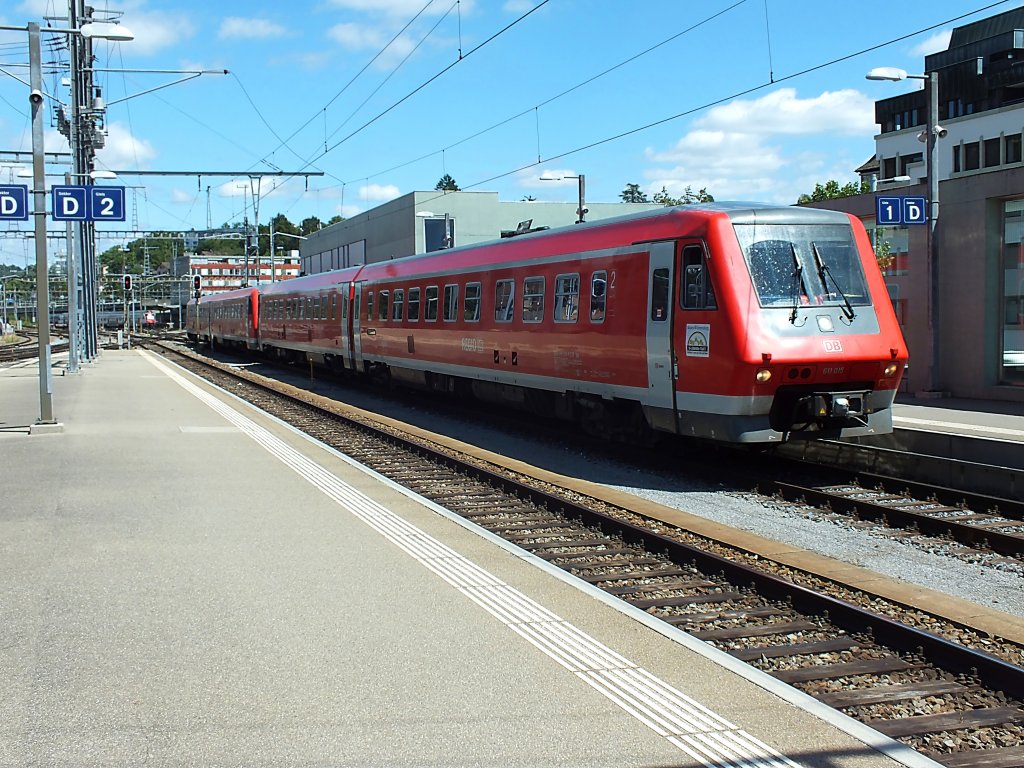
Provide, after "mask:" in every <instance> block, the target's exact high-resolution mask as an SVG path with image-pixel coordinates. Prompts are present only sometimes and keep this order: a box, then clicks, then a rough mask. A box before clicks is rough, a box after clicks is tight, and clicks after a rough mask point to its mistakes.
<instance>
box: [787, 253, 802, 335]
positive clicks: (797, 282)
mask: <svg viewBox="0 0 1024 768" xmlns="http://www.w3.org/2000/svg"><path fill="white" fill-rule="evenodd" d="M789 252H790V253H791V254H793V267H794V269H793V311H792V312H790V313H789V322H791V323H792V324H793V325H796V311H797V309H798V308H799V307H800V289H801V288H803V287H804V265H803V264H801V263H800V259H799V258H798V257H797V255H796V247H795V246H794V245H793V244H792V243H790V244H789Z"/></svg>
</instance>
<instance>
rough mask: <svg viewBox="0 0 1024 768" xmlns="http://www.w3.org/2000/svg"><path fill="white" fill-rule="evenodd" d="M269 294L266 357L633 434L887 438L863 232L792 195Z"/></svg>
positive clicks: (885, 344) (569, 232)
mask: <svg viewBox="0 0 1024 768" xmlns="http://www.w3.org/2000/svg"><path fill="white" fill-rule="evenodd" d="M260 304H261V313H262V318H263V322H262V323H261V327H260V328H259V339H258V343H259V345H260V346H261V348H262V349H264V351H266V352H268V353H270V354H273V355H276V356H279V357H285V358H289V359H297V358H300V357H302V358H308V359H311V360H314V361H317V362H326V363H328V364H331V365H333V366H334V367H336V368H345V369H349V370H356V371H359V372H362V373H369V374H376V375H378V376H379V377H380V378H390V379H392V380H397V381H400V382H402V383H404V384H408V385H414V386H419V387H423V388H427V389H432V390H440V391H445V392H455V393H459V394H465V395H467V396H469V395H471V396H474V397H476V398H478V399H482V400H486V401H492V402H501V403H508V404H514V405H517V406H520V407H525V408H528V409H530V410H532V411H534V412H537V413H541V414H546V415H550V416H554V417H559V418H566V419H572V420H574V421H576V422H577V423H580V424H582V425H583V426H584V427H586V428H588V429H589V430H590V431H593V432H598V433H610V432H617V433H620V434H623V435H627V436H636V435H637V434H640V433H643V432H644V431H647V430H651V429H653V430H657V431H665V432H671V433H676V434H683V435H690V436H695V437H702V438H709V439H713V440H722V441H726V442H741V443H772V442H779V441H781V440H784V439H786V438H787V437H803V438H815V437H822V436H855V435H863V434H871V433H884V432H888V431H891V429H892V421H891V410H890V407H891V404H892V401H893V399H894V397H895V392H896V389H897V387H898V385H899V381H900V378H901V376H902V372H903V367H904V365H905V363H906V360H907V350H906V346H905V343H904V341H903V338H902V335H901V333H900V330H899V327H898V324H897V322H896V319H895V315H894V313H893V311H892V307H891V304H890V302H889V299H888V295H887V293H886V290H885V286H884V284H883V282H882V279H881V274H880V273H879V271H878V267H877V263H876V262H875V259H874V255H873V253H872V251H871V247H870V244H869V242H868V240H867V235H866V233H865V232H864V229H863V227H862V226H861V225H860V223H859V222H858V221H857V220H856V219H853V218H852V217H849V216H848V215H846V214H842V213H837V212H831V211H821V210H815V209H807V208H796V207H786V208H780V207H771V206H757V205H751V204H713V205H706V206H684V207H679V208H673V209H665V210H661V211H655V212H645V213H641V214H634V215H630V216H624V217H620V218H616V219H607V220H602V221H598V222H593V223H588V224H585V225H577V226H570V227H565V228H561V229H557V230H549V231H546V232H543V233H538V234H531V235H525V236H521V237H517V238H512V239H507V240H501V241H496V242H492V243H484V244H480V245H474V246H466V247H462V248H455V249H450V250H444V251H436V252H433V253H429V254H421V255H417V256H412V257H407V258H404V259H396V260H393V261H388V262H379V263H374V264H370V265H367V266H365V267H354V268H350V269H347V270H342V271H338V272H333V273H325V274H322V275H313V276H309V277H304V278H298V279H295V280H290V281H285V282H282V283H277V284H274V285H273V286H270V287H265V288H264V289H263V291H262V295H261V298H260ZM268 317H270V318H273V320H268V319H267V318H268ZM252 341H253V342H256V341H257V340H256V339H253V340H252Z"/></svg>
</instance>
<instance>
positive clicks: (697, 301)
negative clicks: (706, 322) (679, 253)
mask: <svg viewBox="0 0 1024 768" xmlns="http://www.w3.org/2000/svg"><path fill="white" fill-rule="evenodd" d="M679 306H680V307H682V308H683V309H717V308H718V305H717V304H716V303H715V290H714V288H712V287H711V279H710V277H709V276H708V265H707V259H706V257H705V256H704V249H703V248H702V247H701V246H699V245H688V246H686V247H685V248H684V249H683V290H682V291H681V292H680V294H679Z"/></svg>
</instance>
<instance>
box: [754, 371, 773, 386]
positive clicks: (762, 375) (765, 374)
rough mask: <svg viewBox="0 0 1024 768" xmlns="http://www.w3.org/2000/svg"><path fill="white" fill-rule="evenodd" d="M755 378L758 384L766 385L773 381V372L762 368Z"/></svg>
mask: <svg viewBox="0 0 1024 768" xmlns="http://www.w3.org/2000/svg"><path fill="white" fill-rule="evenodd" d="M754 378H755V379H757V383H758V384H766V383H767V382H769V381H771V380H772V372H771V371H769V370H768V369H767V368H761V369H759V370H758V372H757V374H756V375H755V376H754Z"/></svg>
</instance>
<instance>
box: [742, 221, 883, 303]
mask: <svg viewBox="0 0 1024 768" xmlns="http://www.w3.org/2000/svg"><path fill="white" fill-rule="evenodd" d="M735 229H736V237H737V238H738V239H739V243H740V247H741V248H742V249H743V257H744V258H745V259H746V262H747V267H748V268H749V269H750V277H751V279H752V280H753V283H754V290H755V291H756V292H757V298H758V300H759V301H760V303H761V306H762V307H796V306H799V305H805V304H808V305H818V306H830V305H831V306H840V307H842V308H843V311H844V312H846V313H847V314H848V315H849V316H851V317H852V313H853V309H852V308H853V307H856V306H868V305H870V304H871V297H870V296H869V295H868V288H867V281H866V280H865V278H864V269H863V266H862V265H861V261H860V255H859V254H858V252H857V246H856V244H855V243H854V240H853V230H852V229H851V228H850V227H849V226H844V225H809V224H767V225H765V224H737V225H736V227H735Z"/></svg>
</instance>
